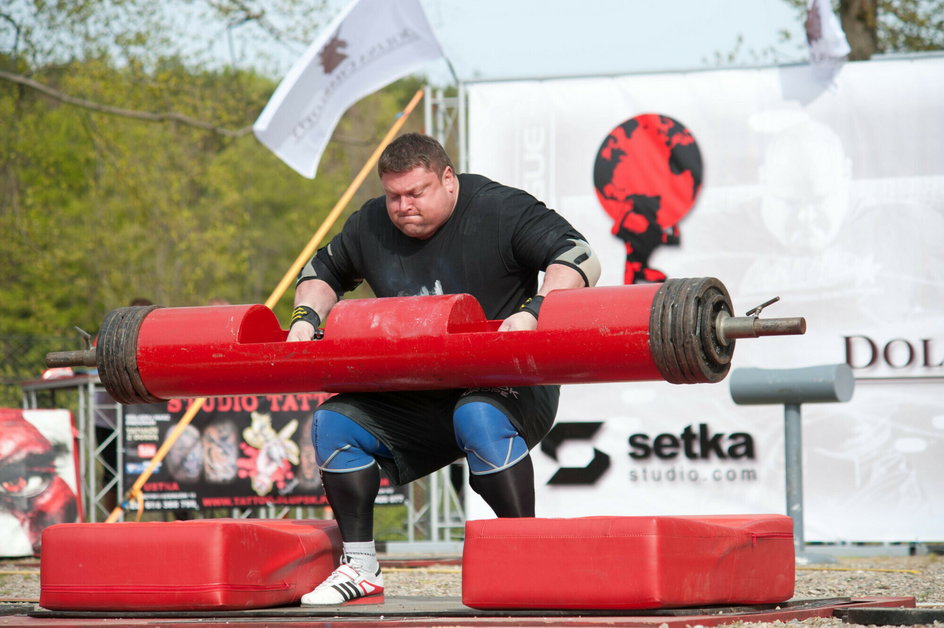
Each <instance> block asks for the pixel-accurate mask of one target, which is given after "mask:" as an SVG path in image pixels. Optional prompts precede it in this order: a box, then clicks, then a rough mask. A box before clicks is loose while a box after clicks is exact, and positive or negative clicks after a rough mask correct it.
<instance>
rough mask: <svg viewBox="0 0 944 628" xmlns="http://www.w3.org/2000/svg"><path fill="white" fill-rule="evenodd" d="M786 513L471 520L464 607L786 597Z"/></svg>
mask: <svg viewBox="0 0 944 628" xmlns="http://www.w3.org/2000/svg"><path fill="white" fill-rule="evenodd" d="M795 566H796V565H795V557H794V550H793V521H792V520H791V519H790V518H789V517H786V516H783V515H743V516H742V515H718V516H707V517H582V518H575V519H488V520H481V521H468V522H466V528H465V545H464V548H463V555H462V603H463V604H465V605H466V606H470V607H472V608H481V609H493V608H505V609H511V608H519V609H530V608H539V609H643V608H670V607H685V606H694V605H706V604H765V603H776V602H782V601H785V600H788V599H790V598H791V597H792V596H793V586H794V571H795Z"/></svg>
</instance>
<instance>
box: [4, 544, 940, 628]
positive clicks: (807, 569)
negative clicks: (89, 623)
mask: <svg viewBox="0 0 944 628" xmlns="http://www.w3.org/2000/svg"><path fill="white" fill-rule="evenodd" d="M397 564H400V563H397ZM384 580H385V584H386V588H387V594H388V595H391V596H450V597H460V596H461V591H462V573H461V568H460V567H458V566H452V565H443V566H433V567H421V568H411V567H403V566H397V567H388V568H387V569H386V571H385V573H384ZM869 596H881V597H899V596H909V597H914V598H915V600H916V601H917V602H918V603H919V604H920V605H921V606H924V607H928V608H937V609H944V556H938V555H935V554H929V555H924V556H882V557H868V558H863V557H859V558H839V559H838V560H837V562H836V563H835V564H829V565H809V566H799V567H798V568H797V577H796V593H795V599H811V598H832V597H869ZM38 599H39V562H38V560H36V559H32V558H31V559H22V560H9V559H7V560H4V561H3V562H0V612H2V611H3V606H2V605H7V606H8V607H11V606H13V605H14V602H19V603H22V601H26V600H29V601H33V602H35V601H38ZM790 624H792V625H795V626H854V625H855V624H843V623H842V622H841V621H840V620H839V619H831V618H830V619H812V620H806V621H803V622H790ZM732 625H736V626H742V627H752V626H785V625H786V624H781V623H780V622H774V623H767V624H761V623H746V622H737V624H732ZM934 625H935V626H937V627H939V628H940V627H942V626H944V623H941V622H937V623H935V624H934Z"/></svg>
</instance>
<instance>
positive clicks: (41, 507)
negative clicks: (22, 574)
mask: <svg viewBox="0 0 944 628" xmlns="http://www.w3.org/2000/svg"><path fill="white" fill-rule="evenodd" d="M76 452H77V447H76V432H75V426H74V424H73V421H72V413H71V412H69V411H68V410H16V409H12V408H0V556H30V555H33V554H36V555H38V554H39V553H40V550H41V545H42V534H43V530H45V529H46V528H48V527H49V526H51V525H55V524H57V523H75V522H76V521H80V520H81V518H82V512H81V510H80V508H81V507H80V504H81V500H80V499H79V497H80V495H79V483H78V475H79V474H78V454H77V453H76Z"/></svg>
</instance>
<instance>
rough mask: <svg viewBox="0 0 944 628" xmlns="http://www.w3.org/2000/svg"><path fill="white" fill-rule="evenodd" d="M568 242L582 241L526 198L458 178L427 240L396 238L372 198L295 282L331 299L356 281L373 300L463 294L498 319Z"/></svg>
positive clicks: (379, 202)
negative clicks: (450, 202) (324, 291)
mask: <svg viewBox="0 0 944 628" xmlns="http://www.w3.org/2000/svg"><path fill="white" fill-rule="evenodd" d="M572 239H580V240H583V239H585V238H584V237H583V236H582V235H581V234H580V233H579V232H577V231H576V230H575V229H574V228H573V227H572V226H571V225H570V223H568V222H567V221H566V220H565V219H564V218H563V217H561V216H560V215H559V214H557V212H555V211H553V210H550V209H548V208H547V207H546V206H545V205H544V203H542V202H540V201H538V200H537V199H535V198H534V197H533V196H531V195H530V194H528V193H526V192H524V191H522V190H518V189H515V188H511V187H508V186H505V185H501V184H499V183H496V182H494V181H491V180H489V179H487V178H485V177H483V176H480V175H473V174H463V175H459V199H458V201H457V203H456V208H455V211H454V212H453V214H452V216H450V217H449V220H448V221H446V223H445V224H444V225H443V226H442V227H440V228H439V230H438V231H437V232H436V233H435V234H433V236H432V237H430V238H428V239H426V240H419V239H416V238H411V237H409V236H407V235H404V234H403V233H402V232H401V231H400V230H399V229H397V228H396V226H395V225H394V224H393V223H392V222H391V221H390V218H389V217H388V215H387V209H386V202H385V199H384V197H382V196H381V197H378V198H375V199H372V200H370V201H368V202H367V203H365V204H364V206H363V207H361V209H360V210H359V211H357V212H355V213H354V214H352V215H351V217H350V218H349V219H348V220H347V222H346V223H345V225H344V228H343V229H342V231H341V233H339V234H338V235H337V236H335V237H334V238H333V239H332V240H331V242H330V243H329V244H328V246H326V247H323V248H322V249H320V250H319V251H318V252H317V253H316V254H315V256H314V257H313V258H312V260H311V262H309V264H308V265H306V267H305V268H304V269H303V270H302V272H301V274H300V275H299V282H301V281H305V280H306V279H313V278H318V279H321V280H323V281H325V282H327V283H328V284H329V285H330V286H331V287H332V288H334V290H335V292H337V294H338V296H339V297H340V295H341V294H343V293H344V292H347V291H349V290H353V289H354V288H355V287H357V285H358V283H360V281H367V283H368V284H369V285H370V287H371V289H372V290H373V291H374V294H375V295H376V296H378V297H395V296H418V295H430V294H461V293H468V294H471V295H472V296H474V297H475V298H476V299H478V301H479V303H481V305H482V309H484V310H485V315H486V317H487V318H489V319H492V320H498V319H504V318H507V317H508V316H510V315H511V314H513V313H514V312H515V310H516V309H517V308H518V307H519V306H520V305H521V303H523V302H524V300H525V299H527V298H528V297H530V296H533V295H534V294H535V293H536V292H537V276H538V271H541V270H544V269H545V268H547V266H548V264H549V263H550V262H551V261H552V260H553V259H554V258H555V257H556V256H557V254H558V253H559V252H561V251H562V250H565V249H567V248H570V247H571V246H573V245H572V243H570V242H569V240H572Z"/></svg>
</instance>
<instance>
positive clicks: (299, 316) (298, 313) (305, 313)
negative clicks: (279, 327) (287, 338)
mask: <svg viewBox="0 0 944 628" xmlns="http://www.w3.org/2000/svg"><path fill="white" fill-rule="evenodd" d="M298 321H305V322H306V323H311V326H312V327H314V328H315V330H316V331H317V330H318V328H319V327H320V326H321V317H320V316H318V312H316V311H314V310H313V309H311V308H310V307H308V306H307V305H299V306H298V307H296V308H295V309H294V310H292V320H291V322H290V323H289V325H288V326H289V327H290V328H291V326H292V325H294V324H295V323H297V322H298Z"/></svg>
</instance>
